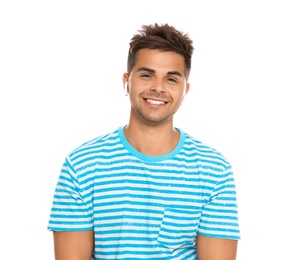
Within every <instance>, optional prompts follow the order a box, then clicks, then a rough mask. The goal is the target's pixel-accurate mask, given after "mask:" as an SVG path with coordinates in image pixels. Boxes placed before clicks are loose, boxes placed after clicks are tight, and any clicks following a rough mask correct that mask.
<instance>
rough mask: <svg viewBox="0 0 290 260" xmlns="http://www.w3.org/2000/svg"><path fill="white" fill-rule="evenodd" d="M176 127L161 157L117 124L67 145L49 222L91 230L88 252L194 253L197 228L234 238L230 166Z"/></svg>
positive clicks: (117, 255)
mask: <svg viewBox="0 0 290 260" xmlns="http://www.w3.org/2000/svg"><path fill="white" fill-rule="evenodd" d="M179 131H180V140H179V143H178V145H177V147H176V148H175V149H174V150H173V151H172V152H171V153H169V154H166V155H163V156H148V155H144V154H141V153H139V152H138V151H137V150H135V149H134V148H133V147H132V146H131V145H130V144H129V143H128V142H127V140H126V138H125V136H124V133H123V127H120V128H119V129H116V130H115V131H113V132H112V133H109V134H106V135H103V136H101V137H98V138H96V139H94V140H92V141H90V142H87V143H85V144H83V145H82V146H80V147H79V148H77V149H76V150H74V151H73V152H71V153H70V154H69V155H68V156H67V157H66V160H65V162H64V165H63V168H62V170H61V173H60V177H59V181H58V183H57V187H56V190H55V195H54V200H53V206H52V210H51V215H50V220H49V224H48V229H49V230H54V231H81V230H94V234H95V251H94V256H93V259H127V260H128V259H187V260H190V259H192V260H194V259H197V254H196V236H197V234H202V235H205V236H211V237H217V238H228V239H234V240H238V239H240V231H239V225H238V211H237V203H236V190H235V183H234V177H233V173H232V169H231V165H230V164H229V162H228V161H227V160H226V159H225V158H224V156H223V155H222V154H221V153H219V152H218V151H216V150H215V149H212V148H210V147H208V146H206V145H204V144H203V143H201V142H200V141H197V140H195V139H194V138H193V137H191V136H189V135H188V134H186V133H184V132H183V131H182V130H181V129H179Z"/></svg>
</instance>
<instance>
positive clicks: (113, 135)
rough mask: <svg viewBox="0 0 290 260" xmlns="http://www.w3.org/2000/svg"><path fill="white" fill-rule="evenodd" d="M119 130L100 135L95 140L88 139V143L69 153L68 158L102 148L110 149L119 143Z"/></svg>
mask: <svg viewBox="0 0 290 260" xmlns="http://www.w3.org/2000/svg"><path fill="white" fill-rule="evenodd" d="M118 131H119V128H117V129H114V130H113V131H111V132H107V133H105V134H101V135H99V136H97V137H95V138H92V139H89V140H88V141H86V142H84V143H82V144H81V145H79V146H78V147H76V148H75V149H73V150H72V151H71V152H69V154H68V156H69V157H75V156H76V155H78V154H82V153H86V152H89V151H92V150H100V149H102V148H103V147H110V146H113V145H114V144H116V142H118V141H119V134H118Z"/></svg>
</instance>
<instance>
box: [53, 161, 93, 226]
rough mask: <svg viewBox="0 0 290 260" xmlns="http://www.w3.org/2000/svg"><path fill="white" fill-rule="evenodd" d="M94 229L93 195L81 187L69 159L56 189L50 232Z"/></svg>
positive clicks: (65, 163)
mask: <svg viewBox="0 0 290 260" xmlns="http://www.w3.org/2000/svg"><path fill="white" fill-rule="evenodd" d="M92 229H93V217H92V195H91V194H90V190H89V189H84V188H82V187H81V184H80V181H79V178H78V175H77V174H76V171H75V170H74V168H73V166H72V164H71V162H70V160H69V158H67V159H66V160H65V162H64V164H63V167H62V169H61V172H60V176H59V179H58V183H57V186H56V189H55V193H54V198H53V205H52V209H51V213H50V218H49V223H48V230H53V231H84V230H92Z"/></svg>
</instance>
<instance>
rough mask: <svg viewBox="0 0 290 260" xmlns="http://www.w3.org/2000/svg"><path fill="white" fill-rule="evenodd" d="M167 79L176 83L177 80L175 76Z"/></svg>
mask: <svg viewBox="0 0 290 260" xmlns="http://www.w3.org/2000/svg"><path fill="white" fill-rule="evenodd" d="M168 81H169V82H171V83H176V82H177V80H176V79H175V78H168Z"/></svg>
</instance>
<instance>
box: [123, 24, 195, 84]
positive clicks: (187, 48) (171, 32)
mask: <svg viewBox="0 0 290 260" xmlns="http://www.w3.org/2000/svg"><path fill="white" fill-rule="evenodd" d="M141 49H157V50H160V51H172V52H176V53H178V54H180V55H182V56H183V57H184V62H185V72H184V73H185V76H186V79H188V77H189V74H190V69H191V57H192V54H193V51H194V48H193V42H192V40H191V39H190V38H189V36H188V34H187V33H184V32H181V31H178V30H177V29H175V28H174V27H173V26H170V25H168V24H160V25H159V24H157V23H155V24H151V25H150V24H149V25H143V26H142V27H141V29H140V30H138V31H137V33H136V34H135V35H133V37H132V39H131V42H130V48H129V53H128V60H127V72H128V73H130V72H131V70H132V68H133V67H134V65H135V63H136V55H137V53H138V51H139V50H141Z"/></svg>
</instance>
